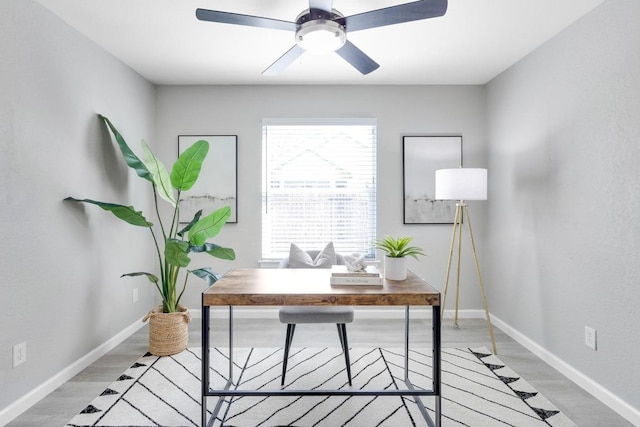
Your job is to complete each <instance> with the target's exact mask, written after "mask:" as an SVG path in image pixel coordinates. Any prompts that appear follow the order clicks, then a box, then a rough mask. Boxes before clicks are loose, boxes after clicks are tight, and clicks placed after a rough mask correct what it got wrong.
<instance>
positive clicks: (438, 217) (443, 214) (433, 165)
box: [402, 135, 462, 224]
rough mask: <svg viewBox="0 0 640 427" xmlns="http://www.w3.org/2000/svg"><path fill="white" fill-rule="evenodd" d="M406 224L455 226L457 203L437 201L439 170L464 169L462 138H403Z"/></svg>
mask: <svg viewBox="0 0 640 427" xmlns="http://www.w3.org/2000/svg"><path fill="white" fill-rule="evenodd" d="M402 165H403V180H402V183H403V190H404V192H403V196H404V223H405V224H452V223H453V217H454V215H455V211H456V202H455V201H449V200H435V177H436V170H438V169H448V168H457V167H462V135H425V136H403V137H402Z"/></svg>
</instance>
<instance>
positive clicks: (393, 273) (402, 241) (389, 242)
mask: <svg viewBox="0 0 640 427" xmlns="http://www.w3.org/2000/svg"><path fill="white" fill-rule="evenodd" d="M412 240H413V237H398V238H395V237H391V236H389V235H386V236H385V237H384V238H383V239H378V240H376V241H375V246H376V248H378V249H382V250H383V251H385V252H386V253H387V254H386V255H385V257H384V277H386V278H387V279H389V280H405V279H406V278H407V257H408V256H411V257H414V258H415V259H418V255H423V256H424V255H425V253H424V252H422V248H420V247H418V246H409V243H410V242H411V241H412Z"/></svg>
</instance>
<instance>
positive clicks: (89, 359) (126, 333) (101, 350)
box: [0, 320, 144, 426]
mask: <svg viewBox="0 0 640 427" xmlns="http://www.w3.org/2000/svg"><path fill="white" fill-rule="evenodd" d="M143 326H144V323H143V322H141V321H140V320H136V321H135V322H134V323H132V324H131V325H130V326H128V327H126V328H125V329H123V330H122V331H120V332H118V333H117V334H116V335H114V336H113V337H112V338H111V339H109V340H108V341H106V342H105V343H103V344H101V345H100V346H98V347H96V348H95V349H93V350H92V351H91V352H89V353H87V354H86V355H84V356H83V357H81V358H80V359H78V360H76V361H75V362H74V363H72V364H71V365H69V366H67V367H66V368H64V369H63V370H62V371H60V372H58V373H57V374H56V375H54V376H53V377H51V378H49V379H48V380H47V381H45V382H44V383H42V384H40V385H39V386H38V387H36V388H34V389H33V390H31V391H30V392H29V393H27V394H25V395H24V396H22V397H21V398H19V399H18V400H16V401H15V402H13V403H12V404H10V405H9V406H7V407H6V408H3V409H2V410H0V426H3V425H5V424H7V423H9V422H10V421H11V420H13V419H15V418H16V417H18V416H19V415H20V414H22V413H23V412H25V411H26V410H27V409H29V408H30V407H32V406H33V405H35V404H36V403H38V402H39V401H40V400H41V399H42V398H43V397H45V396H47V395H48V394H49V393H51V392H52V391H54V390H55V389H57V388H58V387H60V386H61V385H63V384H64V383H66V382H67V381H69V380H70V379H71V378H73V377H74V376H75V375H77V374H78V373H80V372H81V371H82V370H83V369H85V368H86V367H88V366H90V365H91V364H92V363H93V362H95V361H96V360H98V359H99V358H101V357H102V356H104V355H105V354H107V353H108V352H109V351H111V350H112V349H114V348H115V347H117V346H118V345H119V344H120V343H122V342H123V341H124V340H126V339H127V338H129V337H130V336H131V335H133V334H134V333H135V332H136V331H137V330H138V329H140V328H141V327H143Z"/></svg>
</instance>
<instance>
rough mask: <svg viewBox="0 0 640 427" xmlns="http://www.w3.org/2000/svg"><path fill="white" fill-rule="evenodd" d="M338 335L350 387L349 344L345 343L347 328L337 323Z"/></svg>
mask: <svg viewBox="0 0 640 427" xmlns="http://www.w3.org/2000/svg"><path fill="white" fill-rule="evenodd" d="M337 326H338V335H339V336H340V345H341V346H342V352H343V353H344V361H345V363H346V365H347V377H348V378H349V385H351V361H350V360H349V342H348V341H347V326H346V325H345V324H344V323H338V324H337Z"/></svg>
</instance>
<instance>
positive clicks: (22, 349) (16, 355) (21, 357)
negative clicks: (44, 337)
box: [13, 341, 27, 368]
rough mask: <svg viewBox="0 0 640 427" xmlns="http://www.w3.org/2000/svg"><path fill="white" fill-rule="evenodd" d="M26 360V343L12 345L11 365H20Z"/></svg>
mask: <svg viewBox="0 0 640 427" xmlns="http://www.w3.org/2000/svg"><path fill="white" fill-rule="evenodd" d="M26 361H27V343H26V341H23V342H21V343H20V344H16V345H14V346H13V367H14V368H15V367H17V366H20V365H22V364H23V363H24V362H26Z"/></svg>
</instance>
